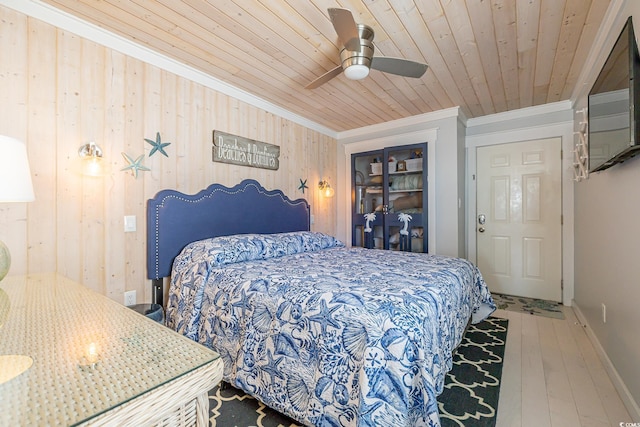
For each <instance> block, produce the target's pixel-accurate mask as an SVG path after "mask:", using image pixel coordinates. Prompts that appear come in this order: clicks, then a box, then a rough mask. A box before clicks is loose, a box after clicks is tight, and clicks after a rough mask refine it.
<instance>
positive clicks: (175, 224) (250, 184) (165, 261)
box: [147, 179, 310, 303]
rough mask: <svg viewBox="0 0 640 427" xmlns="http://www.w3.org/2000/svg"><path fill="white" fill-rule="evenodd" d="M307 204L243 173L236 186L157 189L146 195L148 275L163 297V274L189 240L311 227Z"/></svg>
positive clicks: (156, 296) (156, 293)
mask: <svg viewBox="0 0 640 427" xmlns="http://www.w3.org/2000/svg"><path fill="white" fill-rule="evenodd" d="M309 212H310V211H309V204H308V203H307V201H306V200H304V199H296V200H291V199H289V198H288V197H287V196H285V195H284V193H283V192H282V191H280V190H271V191H269V190H266V189H265V188H264V187H262V186H261V185H260V184H259V183H258V182H257V181H254V180H252V179H246V180H244V181H242V182H241V183H240V184H238V185H236V186H235V187H231V188H229V187H225V186H223V185H220V184H212V185H210V186H209V187H207V188H206V189H205V190H202V191H200V192H199V193H197V194H194V195H188V194H184V193H181V192H179V191H175V190H162V191H160V192H158V194H156V195H155V197H154V198H153V199H149V200H148V201H147V277H148V278H149V279H152V280H153V288H154V291H153V299H154V302H155V303H159V302H161V301H162V278H163V277H168V276H170V274H171V267H172V265H173V259H174V258H175V257H176V256H178V254H179V253H180V251H182V249H183V248H184V247H185V246H186V245H187V244H189V243H191V242H193V241H196V240H202V239H207V238H211V237H217V236H228V235H232V234H247V233H286V232H290V231H308V230H309V229H310V216H309Z"/></svg>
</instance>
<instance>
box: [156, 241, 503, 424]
mask: <svg viewBox="0 0 640 427" xmlns="http://www.w3.org/2000/svg"><path fill="white" fill-rule="evenodd" d="M173 268H174V271H173V275H172V280H171V288H170V291H169V301H168V306H167V325H168V326H169V327H171V328H173V329H174V330H176V331H178V332H180V333H182V334H184V335H186V336H188V337H190V338H192V339H193V340H195V341H198V342H200V343H202V344H204V345H206V346H208V347H211V348H213V349H215V350H216V351H218V352H219V353H220V354H221V356H222V358H223V361H224V379H225V381H228V382H229V383H231V384H232V385H234V386H235V387H238V388H240V389H242V390H244V391H246V392H247V393H249V394H252V395H254V396H256V397H257V398H259V399H260V400H262V401H263V402H264V403H265V404H267V405H268V406H271V407H272V408H274V409H276V410H278V411H280V412H282V413H285V414H287V415H289V416H291V417H292V418H294V419H296V420H298V421H300V422H303V423H305V424H307V425H316V426H355V425H358V426H394V427H395V426H423V425H424V426H439V425H440V421H439V416H438V407H437V402H436V396H437V395H439V394H440V393H441V392H442V388H443V386H444V377H445V374H446V373H447V372H448V371H449V370H450V369H451V366H452V352H453V350H454V349H455V348H456V347H457V345H458V344H459V343H460V341H461V339H462V334H463V332H464V329H465V327H466V325H467V322H468V321H469V319H471V320H472V322H474V323H477V322H479V321H481V320H482V319H484V318H485V317H487V316H488V315H489V314H490V313H491V312H493V310H495V305H494V303H493V300H492V298H491V295H490V293H489V290H488V289H487V287H486V284H485V283H484V281H483V279H482V277H481V275H480V272H479V271H478V269H477V268H476V267H475V266H474V265H473V264H471V263H470V262H468V261H466V260H463V259H458V258H449V257H444V256H434V255H427V254H416V253H401V252H392V251H383V250H367V249H360V248H346V247H345V246H344V245H343V244H342V243H341V242H339V241H338V240H336V239H335V238H333V237H331V236H327V235H324V234H321V233H312V232H300V233H285V234H279V235H239V236H230V237H218V238H214V239H208V240H203V241H200V242H195V243H192V244H190V245H189V246H187V247H186V248H185V249H184V250H183V252H182V253H181V254H180V255H179V256H178V257H177V258H176V260H175V262H174V267H173Z"/></svg>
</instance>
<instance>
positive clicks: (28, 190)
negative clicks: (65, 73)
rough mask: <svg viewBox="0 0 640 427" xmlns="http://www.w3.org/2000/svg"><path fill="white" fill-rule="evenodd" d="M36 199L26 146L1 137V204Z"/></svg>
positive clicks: (9, 138) (20, 142)
mask: <svg viewBox="0 0 640 427" xmlns="http://www.w3.org/2000/svg"><path fill="white" fill-rule="evenodd" d="M34 199H35V195H34V194H33V184H32V183H31V170H30V169H29V160H28V159H27V147H26V145H24V143H22V141H19V140H17V139H15V138H11V137H8V136H3V135H0V203H3V202H30V201H32V200H34Z"/></svg>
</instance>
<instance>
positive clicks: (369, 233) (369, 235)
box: [364, 212, 376, 249]
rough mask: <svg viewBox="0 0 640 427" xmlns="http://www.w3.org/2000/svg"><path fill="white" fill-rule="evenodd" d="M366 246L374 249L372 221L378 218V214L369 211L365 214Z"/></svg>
mask: <svg viewBox="0 0 640 427" xmlns="http://www.w3.org/2000/svg"><path fill="white" fill-rule="evenodd" d="M364 219H365V225H364V233H365V234H364V247H365V248H367V249H373V229H372V228H371V221H375V220H376V214H375V213H374V212H369V213H366V214H364Z"/></svg>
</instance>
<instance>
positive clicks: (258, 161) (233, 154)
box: [213, 130, 280, 170]
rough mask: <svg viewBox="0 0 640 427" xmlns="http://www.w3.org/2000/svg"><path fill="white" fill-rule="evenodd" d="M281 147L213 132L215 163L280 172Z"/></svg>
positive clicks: (216, 131)
mask: <svg viewBox="0 0 640 427" xmlns="http://www.w3.org/2000/svg"><path fill="white" fill-rule="evenodd" d="M279 157H280V147H279V146H278V145H273V144H267V143H266V142H260V141H254V140H253V139H248V138H243V137H241V136H235V135H230V134H228V133H224V132H220V131H218V130H214V131H213V161H214V162H220V163H231V164H233V165H239V166H250V167H252V168H261V169H271V170H278V168H279V167H280V160H279Z"/></svg>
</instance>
